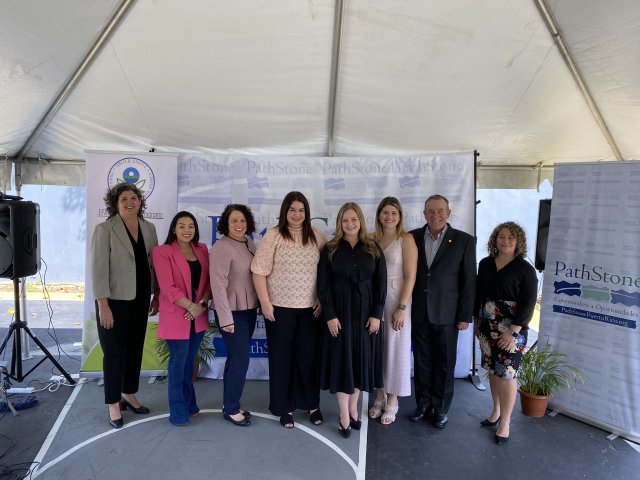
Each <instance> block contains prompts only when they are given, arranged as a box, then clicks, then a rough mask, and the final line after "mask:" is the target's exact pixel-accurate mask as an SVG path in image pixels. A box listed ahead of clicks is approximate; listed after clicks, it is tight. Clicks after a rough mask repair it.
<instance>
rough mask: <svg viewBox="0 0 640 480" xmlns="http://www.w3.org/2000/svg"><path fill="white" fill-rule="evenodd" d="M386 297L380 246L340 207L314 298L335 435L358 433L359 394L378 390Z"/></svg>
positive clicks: (353, 207) (354, 209)
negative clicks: (335, 410)
mask: <svg viewBox="0 0 640 480" xmlns="http://www.w3.org/2000/svg"><path fill="white" fill-rule="evenodd" d="M386 291H387V268H386V264H385V261H384V254H383V253H382V250H381V249H380V246H379V245H378V244H377V243H376V242H375V241H374V240H373V239H372V238H370V237H369V236H368V235H367V230H366V227H365V223H364V216H363V215H362V210H361V209H360V207H359V206H358V204H356V203H353V202H349V203H345V204H344V205H343V206H342V207H341V208H340V211H339V212H338V216H337V218H336V234H335V236H334V237H333V238H332V239H331V240H330V241H329V242H328V243H327V245H326V246H325V247H324V248H323V249H322V253H321V255H320V262H319V263H318V296H319V297H320V302H321V303H322V310H323V318H324V320H325V321H326V324H327V327H326V328H325V329H324V332H323V338H322V359H321V362H320V386H321V388H322V389H323V390H329V391H330V392H331V393H336V394H337V397H338V406H339V409H340V424H339V426H338V432H339V433H340V435H342V436H343V437H344V438H347V437H349V436H350V435H351V429H352V428H353V429H355V430H359V429H360V426H361V424H362V423H361V421H360V420H359V419H358V401H359V399H360V392H361V391H362V390H364V391H366V392H373V390H374V389H375V388H382V337H381V335H380V333H379V330H380V322H381V319H382V311H383V307H384V301H385V296H386Z"/></svg>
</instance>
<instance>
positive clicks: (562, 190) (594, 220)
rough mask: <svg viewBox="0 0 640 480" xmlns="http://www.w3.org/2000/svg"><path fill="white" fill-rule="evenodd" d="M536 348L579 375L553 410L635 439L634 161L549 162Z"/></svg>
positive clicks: (639, 246)
mask: <svg viewBox="0 0 640 480" xmlns="http://www.w3.org/2000/svg"><path fill="white" fill-rule="evenodd" d="M554 178H555V180H554V185H553V199H552V204H551V221H550V226H549V239H548V246H547V256H546V269H545V275H544V286H543V291H542V306H541V315H540V317H541V329H540V330H541V332H540V338H539V342H540V344H543V342H545V341H547V340H548V341H549V342H550V343H551V345H552V346H553V347H555V348H558V349H559V350H561V351H562V352H564V353H565V354H566V355H567V358H568V359H569V361H570V362H572V363H573V364H574V365H575V366H577V367H578V368H579V369H580V370H582V373H583V374H584V375H585V376H586V381H585V382H584V383H583V384H580V383H579V384H578V386H577V388H576V389H575V390H574V391H568V392H560V393H557V394H555V395H554V397H553V399H552V408H553V409H555V410H557V411H560V412H562V413H566V414H568V415H571V416H575V417H576V418H579V419H581V420H583V421H585V422H587V423H592V424H594V425H596V426H598V427H600V428H602V429H604V430H607V431H610V432H613V433H616V434H619V435H622V436H625V437H627V438H629V439H631V440H635V441H638V440H640V403H639V402H638V398H640V375H639V372H640V370H639V368H640V331H639V329H638V323H640V162H631V161H630V162H600V163H584V164H571V165H556V167H555V173H554Z"/></svg>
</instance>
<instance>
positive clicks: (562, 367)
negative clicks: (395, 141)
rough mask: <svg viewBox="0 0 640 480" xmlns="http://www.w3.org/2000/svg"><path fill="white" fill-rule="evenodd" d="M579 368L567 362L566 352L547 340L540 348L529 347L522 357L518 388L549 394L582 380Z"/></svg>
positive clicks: (566, 388)
mask: <svg viewBox="0 0 640 480" xmlns="http://www.w3.org/2000/svg"><path fill="white" fill-rule="evenodd" d="M584 379H585V377H584V375H582V373H581V372H580V370H579V369H578V368H576V367H574V366H573V365H570V364H569V363H568V362H567V358H566V354H564V353H562V352H560V351H558V350H556V349H554V348H552V347H551V345H550V344H549V343H548V342H547V343H546V344H545V346H544V347H543V348H542V349H539V348H538V349H531V350H529V351H528V352H527V353H525V354H524V356H523V357H522V361H521V362H520V369H519V371H518V383H519V384H520V389H521V390H522V391H524V392H526V393H529V394H531V395H551V394H552V393H553V392H557V391H561V390H569V389H571V388H573V387H574V386H575V384H576V382H577V381H580V382H584Z"/></svg>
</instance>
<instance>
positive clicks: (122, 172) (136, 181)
mask: <svg viewBox="0 0 640 480" xmlns="http://www.w3.org/2000/svg"><path fill="white" fill-rule="evenodd" d="M119 183H131V184H132V185H135V186H136V187H138V189H139V190H140V192H141V193H142V196H143V197H144V198H149V197H150V196H151V194H152V193H153V189H154V188H155V186H156V176H155V175H154V173H153V170H152V169H151V167H150V166H149V165H148V164H147V163H146V162H144V161H143V160H140V159H139V158H136V157H125V158H121V159H120V160H118V161H117V162H116V163H114V164H113V166H112V167H111V168H110V169H109V174H108V175H107V185H109V188H113V187H115V186H116V185H118V184H119Z"/></svg>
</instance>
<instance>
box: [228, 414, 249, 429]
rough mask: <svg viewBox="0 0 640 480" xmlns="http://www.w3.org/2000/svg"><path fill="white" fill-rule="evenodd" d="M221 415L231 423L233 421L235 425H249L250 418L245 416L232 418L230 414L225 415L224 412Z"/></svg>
mask: <svg viewBox="0 0 640 480" xmlns="http://www.w3.org/2000/svg"><path fill="white" fill-rule="evenodd" d="M222 416H223V417H224V419H225V420H228V421H230V422H231V423H233V424H234V425H237V426H238V427H248V426H249V425H251V420H249V419H248V418H247V417H243V418H242V420H234V418H233V417H232V416H231V415H227V414H226V413H223V414H222Z"/></svg>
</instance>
